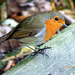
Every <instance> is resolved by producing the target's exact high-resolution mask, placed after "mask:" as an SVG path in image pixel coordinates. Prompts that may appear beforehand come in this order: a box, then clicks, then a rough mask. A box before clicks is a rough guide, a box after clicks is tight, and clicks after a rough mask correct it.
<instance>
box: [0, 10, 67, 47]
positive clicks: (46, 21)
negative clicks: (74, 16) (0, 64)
mask: <svg viewBox="0 0 75 75" xmlns="http://www.w3.org/2000/svg"><path fill="white" fill-rule="evenodd" d="M62 26H65V27H67V25H66V24H65V19H64V17H63V15H62V14H61V13H59V12H58V11H46V12H42V13H39V14H35V15H33V16H30V17H27V18H25V19H24V20H23V21H21V22H20V23H19V24H18V25H17V27H15V28H14V29H13V30H11V31H10V32H9V33H8V34H6V35H4V36H2V37H0V42H3V41H8V40H10V39H11V40H17V41H18V42H19V43H21V44H23V45H33V46H36V45H39V44H42V43H45V42H46V41H47V40H49V39H51V38H52V37H53V36H54V35H55V33H56V31H57V30H58V29H59V28H60V27H62Z"/></svg>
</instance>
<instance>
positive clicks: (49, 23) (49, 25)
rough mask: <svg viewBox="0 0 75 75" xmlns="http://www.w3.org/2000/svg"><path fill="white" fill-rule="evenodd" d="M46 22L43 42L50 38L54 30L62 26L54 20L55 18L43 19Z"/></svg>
mask: <svg viewBox="0 0 75 75" xmlns="http://www.w3.org/2000/svg"><path fill="white" fill-rule="evenodd" d="M45 24H46V34H45V37H44V42H46V41H47V40H49V39H51V38H52V37H53V36H54V35H55V33H56V31H57V30H58V29H59V28H60V27H61V26H62V25H61V24H60V23H58V22H55V20H50V19H48V20H46V21H45Z"/></svg>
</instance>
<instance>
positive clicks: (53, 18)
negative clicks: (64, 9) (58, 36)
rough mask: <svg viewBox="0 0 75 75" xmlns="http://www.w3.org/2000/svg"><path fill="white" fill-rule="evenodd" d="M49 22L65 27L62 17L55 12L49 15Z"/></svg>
mask: <svg viewBox="0 0 75 75" xmlns="http://www.w3.org/2000/svg"><path fill="white" fill-rule="evenodd" d="M50 20H51V22H53V23H55V24H56V25H57V24H59V25H61V26H64V27H67V25H66V24H65V19H64V16H63V15H62V14H61V13H59V12H57V11H53V12H51V13H50Z"/></svg>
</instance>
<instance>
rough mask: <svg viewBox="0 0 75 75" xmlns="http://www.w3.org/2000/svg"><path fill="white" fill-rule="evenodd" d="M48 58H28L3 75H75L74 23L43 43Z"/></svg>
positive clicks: (38, 56) (41, 56)
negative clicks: (46, 47) (48, 47)
mask: <svg viewBox="0 0 75 75" xmlns="http://www.w3.org/2000/svg"><path fill="white" fill-rule="evenodd" d="M44 46H50V47H52V49H46V50H44V51H45V53H46V54H47V55H48V56H49V57H47V56H45V55H44V56H43V55H41V54H37V55H35V56H33V57H30V56H28V57H27V58H25V59H23V60H22V61H21V62H20V63H18V64H17V65H16V66H14V67H12V68H11V69H10V70H8V71H7V72H5V73H4V74H3V75H75V23H73V24H72V25H70V26H69V27H68V28H66V29H64V30H63V31H61V32H60V33H59V34H57V35H56V36H55V37H54V38H53V39H51V40H50V41H48V42H47V43H45V44H44V45H43V46H42V47H44Z"/></svg>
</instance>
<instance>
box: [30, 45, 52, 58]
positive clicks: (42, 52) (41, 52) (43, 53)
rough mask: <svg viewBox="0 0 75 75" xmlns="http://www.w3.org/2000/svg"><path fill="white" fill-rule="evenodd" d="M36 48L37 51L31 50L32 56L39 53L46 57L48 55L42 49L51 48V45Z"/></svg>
mask: <svg viewBox="0 0 75 75" xmlns="http://www.w3.org/2000/svg"><path fill="white" fill-rule="evenodd" d="M37 49H38V51H35V52H33V53H32V54H31V55H32V56H34V55H36V54H37V53H40V54H42V55H46V56H47V57H49V56H48V55H47V54H46V53H45V52H44V50H45V49H51V47H47V46H45V47H44V48H37Z"/></svg>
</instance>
